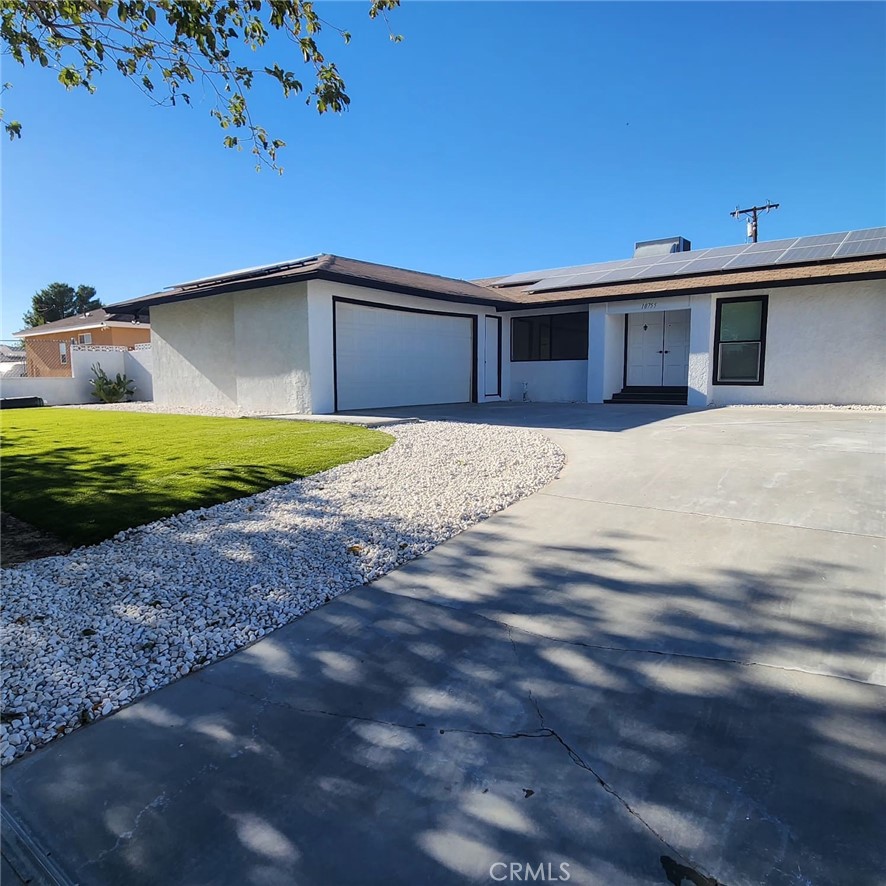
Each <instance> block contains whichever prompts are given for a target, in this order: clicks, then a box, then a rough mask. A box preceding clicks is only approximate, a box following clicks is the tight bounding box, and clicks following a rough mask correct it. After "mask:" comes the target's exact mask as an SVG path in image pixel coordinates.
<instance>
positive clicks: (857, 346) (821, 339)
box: [710, 280, 886, 405]
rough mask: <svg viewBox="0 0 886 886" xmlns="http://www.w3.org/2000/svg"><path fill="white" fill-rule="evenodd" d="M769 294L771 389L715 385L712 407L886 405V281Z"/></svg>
mask: <svg viewBox="0 0 886 886" xmlns="http://www.w3.org/2000/svg"><path fill="white" fill-rule="evenodd" d="M766 291H767V290H760V292H761V293H762V292H766ZM753 294H754V293H750V292H747V293H745V292H742V293H741V295H753ZM768 294H769V317H768V321H767V336H766V355H765V367H764V375H763V378H764V384H763V385H758V386H744V385H712V386H711V389H710V399H711V402H712V403H713V404H715V405H729V404H740V403H797V404H803V403H832V404H836V405H841V404H842V405H845V404H886V347H884V342H886V281H884V280H872V281H862V282H858V283H830V284H826V285H823V284H818V285H812V286H797V287H791V288H785V289H773V290H768ZM724 297H726V296H724ZM712 340H713V339H712Z"/></svg>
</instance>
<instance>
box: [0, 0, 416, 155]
mask: <svg viewBox="0 0 886 886" xmlns="http://www.w3.org/2000/svg"><path fill="white" fill-rule="evenodd" d="M399 4H400V0H369V17H370V18H372V19H375V18H378V17H379V16H381V18H383V19H385V20H387V13H388V11H389V10H391V9H394V8H395V7H397V6H399ZM324 25H326V26H328V27H330V28H332V29H333V30H334V31H336V32H337V33H338V35H339V36H340V37H341V38H342V39H343V40H344V42H345V43H348V42H349V41H350V39H351V35H350V34H349V33H348V32H347V31H343V30H341V29H339V28H336V27H335V26H334V25H330V24H329V23H328V22H326V21H324V20H322V19H321V18H320V17H319V16H318V15H317V13H316V12H315V10H314V4H313V2H312V0H121V2H116V0H113V2H112V0H0V42H2V44H3V54H4V55H11V56H12V58H13V59H15V61H17V62H18V63H19V64H21V65H25V64H27V63H32V64H33V63H36V64H38V65H40V66H41V67H44V68H47V67H48V68H52V69H53V70H54V71H56V72H57V76H58V80H59V82H60V83H61V84H62V85H63V86H64V87H65V88H67V89H75V88H77V87H78V86H79V87H83V88H84V89H86V90H88V91H89V92H95V89H96V86H95V83H94V81H95V79H96V75H97V74H101V73H103V72H104V71H106V70H116V71H118V72H119V73H120V74H122V75H123V76H124V77H128V78H130V79H131V80H132V81H133V82H134V83H135V84H136V85H137V86H138V87H139V88H140V89H141V91H142V92H144V93H145V95H148V96H150V97H151V98H152V100H153V101H155V102H156V103H157V104H161V105H166V104H169V105H174V104H176V103H177V102H178V101H182V102H184V103H185V104H190V103H191V96H190V93H189V92H188V91H186V90H189V88H190V86H191V85H193V84H197V89H198V90H199V91H201V92H202V91H203V90H204V89H205V90H206V91H207V93H209V94H210V95H212V96H213V100H214V101H213V107H212V110H211V114H212V115H213V117H215V118H216V119H217V120H218V122H219V125H220V126H221V127H222V129H233V130H239V131H240V132H242V133H243V135H227V136H225V138H224V145H225V147H228V148H237V149H238V150H240V149H241V148H242V142H244V141H245V142H246V143H247V144H249V143H251V145H252V153H253V154H254V155H255V157H256V160H257V161H258V162H257V166H256V168H261V164H262V163H266V164H267V165H269V166H271V167H272V168H274V169H277V170H278V171H281V172H282V169H280V167H278V166H277V151H278V149H280V148H282V147H283V146H284V144H285V142H283V141H282V140H281V139H278V138H271V136H270V135H269V134H268V132H267V131H266V130H265V129H264V128H263V127H261V126H259V125H258V124H256V123H254V122H253V120H252V117H251V115H250V112H249V107H248V105H247V101H246V93H247V92H248V91H249V90H250V89H251V88H252V85H253V81H254V79H255V77H256V76H257V75H258V76H260V77H268V78H270V79H271V80H272V81H274V82H275V85H276V86H277V87H278V88H279V89H280V90H281V92H282V93H283V96H284V98H289V97H290V96H291V95H293V94H296V95H297V94H299V93H302V92H304V90H305V86H304V84H303V83H302V81H301V80H299V79H298V78H297V77H296V76H295V74H294V73H293V72H292V71H291V70H287V69H286V67H285V66H286V64H287V63H291V61H292V60H293V59H292V58H280V59H279V60H276V59H274V58H267V59H263V60H261V61H259V62H258V63H256V62H255V55H256V54H258V53H259V51H260V50H262V49H264V47H265V45H266V44H267V43H268V41H269V39H270V38H271V37H272V36H273V33H274V32H279V33H280V34H282V35H284V36H285V37H287V38H288V40H289V42H290V44H292V45H291V47H290V49H291V50H292V51H293V55H294V56H295V59H296V60H298V61H300V62H302V63H304V64H307V65H310V66H311V67H312V68H313V74H312V80H313V82H312V83H310V84H308V91H307V92H306V93H305V94H306V96H307V98H306V104H308V105H313V106H314V107H316V109H317V110H318V111H319V112H320V113H321V114H322V113H324V112H326V111H343V110H344V109H345V108H346V107H347V106H348V104H349V103H350V101H351V100H350V98H349V97H348V95H347V93H346V92H345V83H344V80H343V79H342V78H341V75H340V74H339V72H338V69H337V68H336V66H335V63H334V62H331V61H328V60H327V59H326V57H325V56H324V55H323V53H322V52H321V51H320V48H319V46H318V44H317V40H316V38H317V35H318V34H319V33H320V31H321V29H322V27H323V26H324ZM389 32H390V29H389ZM390 37H391V39H392V40H394V41H395V42H398V41H399V40H401V39H402V38H401V37H400V36H399V35H396V34H394V33H393V32H390ZM268 51H269V50H265V54H267V52H268ZM264 62H267V63H264ZM10 85H11V84H8V83H7V84H4V85H3V89H7V88H9V86H10ZM2 114H3V112H2V109H0V117H2ZM4 127H5V129H6V132H7V134H8V135H9V137H10V138H13V139H14V138H20V137H21V129H22V125H21V123H20V122H19V121H18V120H11V121H8V122H6V123H4Z"/></svg>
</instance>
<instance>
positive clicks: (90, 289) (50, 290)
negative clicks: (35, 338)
mask: <svg viewBox="0 0 886 886" xmlns="http://www.w3.org/2000/svg"><path fill="white" fill-rule="evenodd" d="M100 307H102V303H101V302H100V301H99V300H98V299H97V298H96V297H95V287H94V286H83V285H80V286H78V287H77V288H76V289H74V287H73V286H69V285H68V284H67V283H50V284H49V286H47V287H45V288H44V289H41V290H40V291H39V292H35V293H34V297H33V298H32V299H31V310H30V311H28V312H27V313H26V314H25V315H24V317H22V321H23V322H24V324H25V326H42V325H43V324H44V323H52V322H53V321H54V320H64V318H65V317H76V316H77V314H85V313H86V312H87V311H95V310H98V309H99V308H100Z"/></svg>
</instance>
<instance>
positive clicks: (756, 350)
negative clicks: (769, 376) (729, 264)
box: [713, 295, 769, 385]
mask: <svg viewBox="0 0 886 886" xmlns="http://www.w3.org/2000/svg"><path fill="white" fill-rule="evenodd" d="M768 303H769V297H768V296H766V295H753V296H743V297H741V298H721V299H718V300H717V314H716V323H715V328H714V379H713V381H714V384H715V385H762V384H763V364H764V359H765V356H766V315H767V311H768Z"/></svg>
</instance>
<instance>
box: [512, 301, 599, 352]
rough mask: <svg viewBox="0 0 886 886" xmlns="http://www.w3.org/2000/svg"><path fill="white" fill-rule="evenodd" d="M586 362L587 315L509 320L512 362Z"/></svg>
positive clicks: (548, 315) (557, 315) (580, 312)
mask: <svg viewBox="0 0 886 886" xmlns="http://www.w3.org/2000/svg"><path fill="white" fill-rule="evenodd" d="M587 359H588V314H587V311H579V312H577V313H575V314H543V315H540V316H538V317H514V318H513V319H512V320H511V361H512V362H514V363H520V362H526V361H533V360H587Z"/></svg>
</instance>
